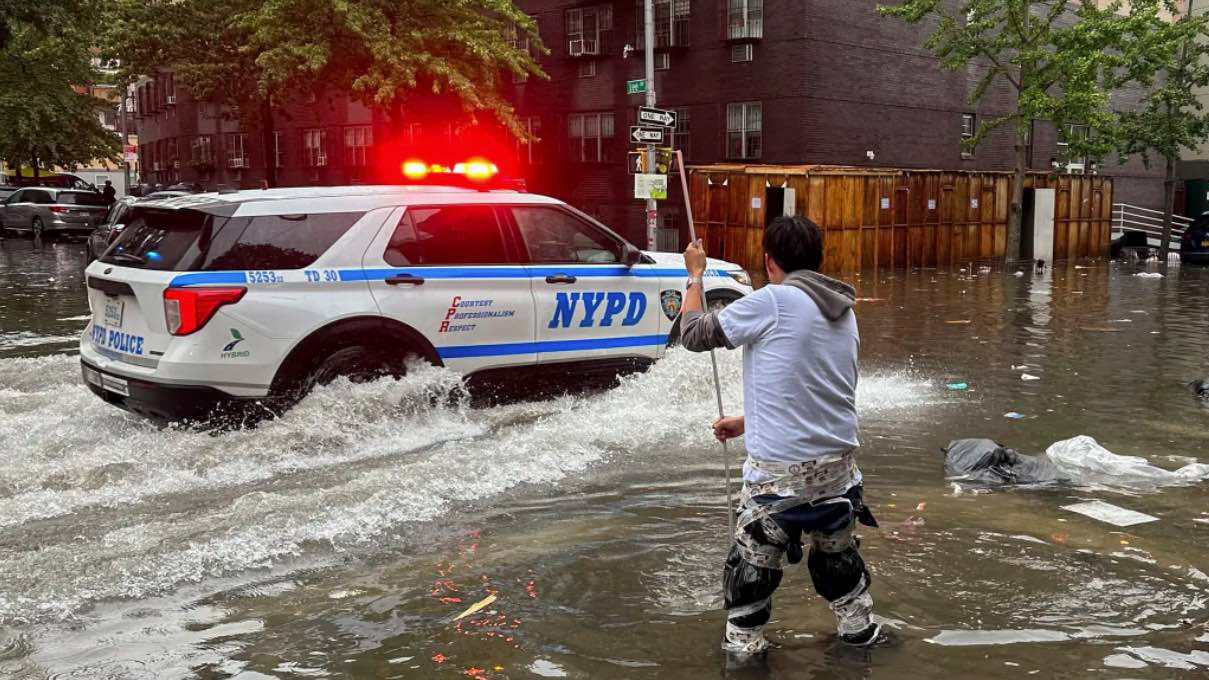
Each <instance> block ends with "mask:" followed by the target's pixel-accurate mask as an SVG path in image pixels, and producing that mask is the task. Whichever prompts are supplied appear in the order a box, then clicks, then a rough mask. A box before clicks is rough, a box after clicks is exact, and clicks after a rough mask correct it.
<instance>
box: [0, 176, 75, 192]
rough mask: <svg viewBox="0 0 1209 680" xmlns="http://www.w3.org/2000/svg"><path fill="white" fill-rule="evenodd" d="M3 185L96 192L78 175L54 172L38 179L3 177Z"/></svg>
mask: <svg viewBox="0 0 1209 680" xmlns="http://www.w3.org/2000/svg"><path fill="white" fill-rule="evenodd" d="M4 180H5V181H4V182H3V183H4V184H8V185H10V186H12V187H17V188H20V187H54V188H56V189H75V190H77V191H96V190H97V188H96V185H94V184H92V183H91V182H87V181H85V180H84V179H83V178H82V177H80V176H79V175H73V174H71V173H70V172H55V173H51V174H47V175H41V176H39V177H36V178H35V177H29V176H26V175H5V176H4Z"/></svg>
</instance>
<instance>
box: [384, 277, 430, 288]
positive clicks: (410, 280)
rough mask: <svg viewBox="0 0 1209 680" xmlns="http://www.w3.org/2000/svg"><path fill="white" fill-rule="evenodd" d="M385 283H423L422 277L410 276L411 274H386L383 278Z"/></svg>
mask: <svg viewBox="0 0 1209 680" xmlns="http://www.w3.org/2000/svg"><path fill="white" fill-rule="evenodd" d="M385 281H386V284H387V285H390V286H397V285H399V284H401V283H411V284H414V285H417V286H420V285H423V284H424V278H423V277H421V276H412V275H411V274H400V275H398V276H388V277H386V279H385Z"/></svg>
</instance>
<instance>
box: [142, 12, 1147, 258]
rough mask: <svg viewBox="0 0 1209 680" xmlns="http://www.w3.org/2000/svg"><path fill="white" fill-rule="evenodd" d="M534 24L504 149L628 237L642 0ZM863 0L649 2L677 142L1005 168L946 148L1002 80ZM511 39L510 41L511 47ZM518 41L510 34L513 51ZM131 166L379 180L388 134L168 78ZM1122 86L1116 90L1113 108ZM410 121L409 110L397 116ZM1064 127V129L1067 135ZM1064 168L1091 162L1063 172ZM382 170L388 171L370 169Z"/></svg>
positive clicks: (1133, 172)
mask: <svg viewBox="0 0 1209 680" xmlns="http://www.w3.org/2000/svg"><path fill="white" fill-rule="evenodd" d="M516 2H517V5H518V6H519V7H520V8H522V9H523V10H524V11H526V12H528V13H529V14H530V15H531V16H533V17H534V18H535V19H536V20H537V23H538V27H539V31H540V35H541V38H542V41H543V42H544V43H545V45H546V47H547V48H548V49H549V50H550V53H549V54H546V55H541V56H539V58H538V61H539V63H540V64H541V66H542V68H543V69H544V70H545V71H546V72H547V73H548V74H549V75H550V79H549V80H544V79H540V78H529V79H527V80H526V79H516V78H514V79H512V80H513V81H514V82H512V83H511V84H510V87H511V88H512V89H513V91H512V92H511V93H510V95H511V97H512V99H513V101H515V102H516V106H517V111H518V113H519V115H520V116H521V118H522V120H523V124H524V126H525V127H526V128H527V129H528V130H530V131H531V132H532V133H533V134H534V135H536V136H537V137H538V139H539V141H538V142H536V143H535V144H532V145H516V144H509V146H508V155H515V157H516V158H515V160H519V163H520V166H519V167H520V171H521V172H522V173H523V174H524V175H525V176H526V178H527V180H528V183H529V186H530V188H531V189H532V190H534V191H539V192H542V193H548V194H551V195H554V196H557V197H560V198H563V199H564V200H567V201H568V202H570V203H572V204H574V205H577V206H578V207H580V208H582V209H584V210H585V211H587V212H589V213H591V214H594V215H596V216H597V217H599V218H600V219H601V220H602V221H604V222H605V223H607V224H609V225H611V226H613V227H614V228H616V229H617V230H618V231H620V232H622V233H623V234H625V235H627V236H628V237H630V238H631V239H633V240H635V241H636V242H641V241H642V239H643V238H644V233H645V228H644V220H643V214H642V210H643V205H642V203H641V202H640V201H637V200H634V199H633V198H632V192H633V186H632V179H631V177H630V176H629V174H628V172H627V169H626V158H627V156H626V154H627V152H628V151H630V150H631V149H632V148H634V147H633V146H632V145H631V144H630V143H628V141H627V133H628V129H629V126H630V125H632V124H634V123H635V115H636V114H635V112H636V109H637V107H638V106H639V105H640V104H642V103H643V96H642V95H627V94H626V93H625V89H626V88H625V83H626V81H627V80H633V79H638V78H641V77H642V75H643V68H644V65H643V53H642V36H641V35H640V33H641V16H642V12H641V7H642V3H641V0H620V1H617V0H516ZM877 5H878V2H877V0H655V9H656V74H655V91H656V93H657V97H658V105H659V106H660V107H661V108H670V109H674V110H676V111H677V112H678V114H679V126H678V128H677V129H676V130H675V131H674V135H673V137H674V140H673V141H674V144H675V146H677V147H678V148H681V149H682V150H683V151H684V153H685V155H686V157H687V159H688V161H689V163H690V164H695V165H705V164H711V163H719V162H731V161H743V162H758V163H770V164H811V163H819V164H835V165H853V166H873V167H898V168H931V169H944V170H1010V169H1011V168H1012V166H1013V151H1012V144H1013V139H1012V135H1011V133H1010V131H1008V130H1000V131H998V132H997V133H995V134H993V135H992V136H991V137H990V138H989V139H987V140H986V141H985V142H984V143H983V144H981V145H980V146H979V147H978V148H977V149H976V150H975V151H974V152H973V153H966V152H965V151H964V150H963V147H962V145H961V140H962V139H963V137H965V136H967V135H969V134H972V132H973V130H975V129H976V128H977V125H978V124H979V123H980V122H981V121H983V120H989V119H991V118H993V117H995V116H996V115H998V114H1000V113H1002V112H1006V111H1009V110H1011V108H1012V104H1013V101H1012V93H1011V92H1009V91H1008V89H1007V88H1006V87H997V88H995V89H993V90H992V91H991V92H989V93H988V94H987V95H986V96H984V97H983V98H982V100H981V101H980V102H979V103H978V105H977V106H971V105H970V104H969V103H968V100H969V95H970V93H971V92H972V91H973V88H974V87H975V86H976V84H977V82H978V70H977V68H976V67H971V68H970V69H968V70H966V71H959V72H953V71H944V70H942V69H941V68H940V67H939V64H938V62H937V60H936V58H935V57H933V56H932V55H931V54H929V53H928V52H927V51H926V50H924V49H922V48H921V47H920V46H919V43H920V41H921V39H922V36H923V35H924V33H923V30H922V29H921V28H920V27H915V26H909V25H906V24H904V23H903V22H901V21H898V20H894V19H888V18H882V17H881V16H879V15H878V13H877ZM518 45H519V43H518ZM520 46H522V47H524V45H520ZM138 92H139V96H138V107H137V108H138V111H139V116H140V119H139V128H138V131H139V136H140V140H141V146H140V161H141V163H142V166H141V167H142V169H143V178H144V180H145V181H149V182H153V183H154V182H161V183H164V184H168V183H170V182H173V181H178V180H183V181H186V182H193V181H201V182H202V183H203V184H205V185H206V186H208V187H212V186H214V185H216V184H226V185H230V186H244V187H248V186H256V185H257V184H258V183H259V181H260V179H261V178H262V177H263V176H264V168H265V162H266V160H267V159H266V158H265V157H266V156H272V157H273V159H272V160H273V162H274V163H276V164H277V167H278V168H279V183H280V184H283V185H292V184H312V183H321V184H334V183H348V182H365V181H374V180H375V179H383V176H381V175H378V176H377V177H375V172H376V170H375V169H377V170H378V171H380V170H381V169H382V168H388V167H390V166H392V163H391V162H390V161H391V160H392V155H391V154H392V150H391V149H390V148H389V147H391V146H392V145H395V142H387V141H386V140H388V139H390V134H391V130H392V126H391V125H390V122H389V119H388V118H386V117H385V116H384V115H383V114H381V113H379V112H375V111H372V110H369V109H367V108H366V107H365V106H363V105H361V104H360V103H358V102H356V101H350V100H349V98H347V97H345V96H342V95H340V94H332V95H330V96H328V97H325V98H322V99H321V100H320V101H309V102H295V103H291V104H287V105H285V106H284V107H282V108H281V109H280V110H278V111H276V112H275V116H274V128H273V130H274V136H273V138H274V144H273V149H272V152H271V153H262V151H261V149H262V148H263V147H264V146H265V145H264V144H263V143H262V142H261V141H260V140H261V138H262V137H261V135H260V134H259V133H258V132H257V131H255V130H249V129H247V128H248V127H249V126H248V125H247V124H246V123H241V122H240V121H239V120H237V119H233V118H232V117H231V116H229V115H224V111H223V110H222V109H221V108H220V107H218V106H215V105H213V104H206V103H201V102H196V101H194V100H192V99H191V98H189V97H188V96H187V93H184V92H179V91H177V90H176V88H175V86H174V82H173V78H172V74H171V73H163V74H160V76H159V77H157V78H154V79H147V80H146V81H145V82H143V83H142V84H141V85H140V86H139V89H138ZM1131 98H1136V93H1131V92H1128V91H1123V92H1119V93H1116V95H1114V99H1115V101H1114V104H1115V105H1118V106H1122V107H1125V106H1128V105H1129V102H1130V101H1131ZM413 112H414V113H415V119H414V120H415V122H414V123H408V124H407V125H406V126H404V129H403V130H402V132H401V134H402V136H404V137H406V138H407V139H408V140H412V139H419V138H421V137H423V138H426V139H428V140H430V142H433V141H435V143H438V144H447V145H456V144H457V143H458V133H457V127H458V126H457V124H456V122H455V121H458V120H461V118H462V116H461V114H460V113H459V111H458V109H457V107H456V105H453V104H451V103H448V102H445V103H436V102H429V101H420V102H415V103H412V104H410V105H409V109H408V114H407V115H408V116H409V117H410V116H411V115H412V113H413ZM409 120H410V118H409ZM1072 132H1073V133H1074V134H1079V130H1073V131H1072ZM1032 137H1033V147H1032V150H1031V154H1030V158H1031V161H1030V166H1031V167H1032V168H1033V169H1036V170H1047V169H1049V168H1050V167H1051V160H1052V159H1053V158H1054V157H1055V156H1057V155H1058V145H1059V143H1060V141H1059V135H1058V134H1057V131H1056V130H1055V129H1054V126H1053V125H1052V124H1048V123H1045V122H1043V121H1038V122H1036V123H1035V124H1034V127H1033V134H1032ZM1071 170H1072V171H1076V172H1083V171H1091V170H1092V168H1089V167H1085V166H1083V167H1080V166H1075V167H1072V168H1071ZM1096 171H1098V172H1101V173H1105V174H1111V175H1113V176H1114V177H1115V178H1116V181H1115V186H1116V196H1115V200H1116V201H1120V202H1128V203H1134V204H1137V205H1142V206H1148V207H1149V206H1158V205H1159V203H1160V201H1161V198H1162V179H1161V169H1159V168H1157V167H1156V168H1152V169H1149V170H1148V169H1146V168H1144V167H1143V166H1142V164H1141V163H1140V161H1131V162H1130V163H1128V164H1126V165H1124V166H1118V165H1115V164H1112V163H1105V165H1104V167H1101V168H1098V169H1096ZM385 179H389V178H385ZM681 206H682V202H681V201H680V200H678V197H677V196H676V195H673V196H672V197H671V200H668V201H665V202H663V203H662V205H661V206H660V209H661V216H662V218H661V221H662V223H663V226H665V227H669V228H675V227H679V226H680V225H682V224H683V217H682V215H681V211H682V207H681Z"/></svg>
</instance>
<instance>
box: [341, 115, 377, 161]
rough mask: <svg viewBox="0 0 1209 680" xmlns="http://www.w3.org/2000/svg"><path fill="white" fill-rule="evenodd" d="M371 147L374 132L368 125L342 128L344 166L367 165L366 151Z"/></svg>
mask: <svg viewBox="0 0 1209 680" xmlns="http://www.w3.org/2000/svg"><path fill="white" fill-rule="evenodd" d="M373 145H374V131H373V129H372V128H370V127H369V126H368V125H359V126H357V127H350V128H344V164H345V165H354V166H358V167H362V166H365V165H368V164H369V163H368V151H369V147H371V146H373Z"/></svg>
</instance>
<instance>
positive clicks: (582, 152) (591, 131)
mask: <svg viewBox="0 0 1209 680" xmlns="http://www.w3.org/2000/svg"><path fill="white" fill-rule="evenodd" d="M567 123H568V134H567V136H568V137H570V139H571V159H572V160H576V161H582V162H584V163H607V162H609V161H611V160H613V148H612V147H613V114H611V113H573V114H571V115H570V116H569V117H568V119H567Z"/></svg>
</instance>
